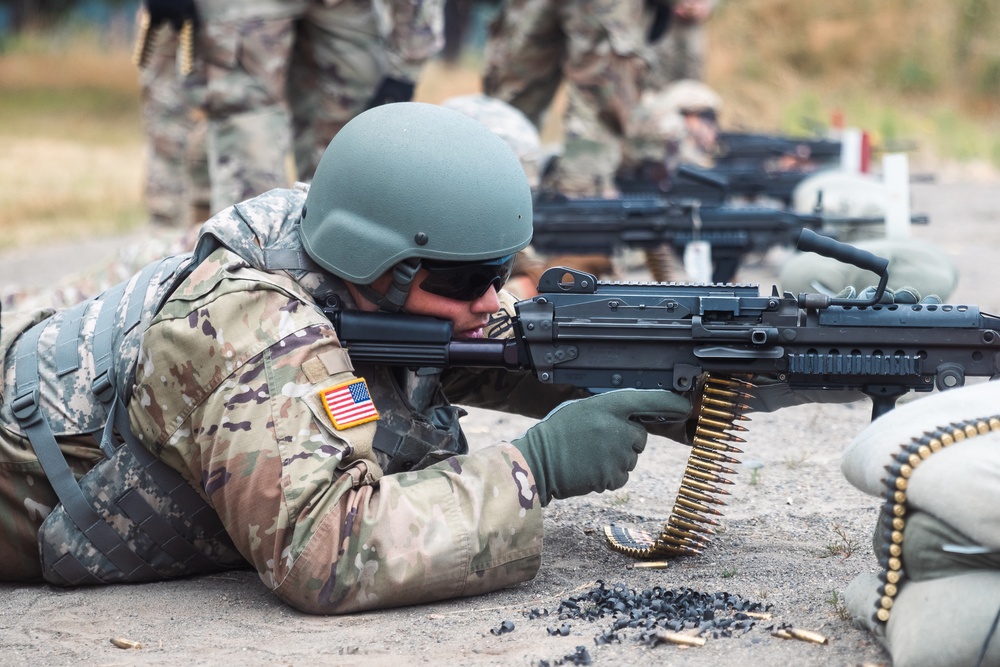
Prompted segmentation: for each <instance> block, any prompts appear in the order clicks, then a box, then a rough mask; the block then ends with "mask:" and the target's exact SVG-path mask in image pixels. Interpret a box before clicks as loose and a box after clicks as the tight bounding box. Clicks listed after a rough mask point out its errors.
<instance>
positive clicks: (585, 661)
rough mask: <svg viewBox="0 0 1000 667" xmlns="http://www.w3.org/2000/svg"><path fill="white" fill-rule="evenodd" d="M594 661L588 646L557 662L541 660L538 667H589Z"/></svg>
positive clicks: (577, 648)
mask: <svg viewBox="0 0 1000 667" xmlns="http://www.w3.org/2000/svg"><path fill="white" fill-rule="evenodd" d="M592 662H593V660H592V659H591V657H590V652H589V651H587V647H586V646H577V647H576V651H574V652H573V653H570V654H569V655H566V656H563V657H562V658H559V659H557V660H552V661H549V660H539V661H538V667H554V666H556V665H589V664H590V663H592Z"/></svg>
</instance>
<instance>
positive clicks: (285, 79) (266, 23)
mask: <svg viewBox="0 0 1000 667" xmlns="http://www.w3.org/2000/svg"><path fill="white" fill-rule="evenodd" d="M196 6H197V9H198V13H199V16H200V19H201V25H200V28H199V31H198V36H197V39H196V51H197V54H198V58H199V59H202V60H203V61H204V64H205V85H206V101H205V103H206V111H207V113H208V157H209V172H210V174H211V181H212V210H213V212H217V211H219V210H221V209H223V208H225V207H227V206H230V205H232V204H234V203H236V202H239V201H243V200H244V199H247V198H248V197H251V196H254V195H256V194H260V193H261V192H265V191H267V190H270V189H272V188H275V187H287V186H288V185H289V184H290V183H291V182H292V181H294V180H296V179H298V180H309V179H310V178H311V177H312V173H313V171H314V170H315V168H316V164H317V163H318V162H319V158H320V156H321V155H322V153H323V151H324V150H325V149H326V146H327V145H328V144H329V142H330V140H331V139H332V138H333V136H334V135H335V134H336V133H337V132H338V131H339V130H340V128H341V127H343V125H344V124H345V123H347V121H349V120H350V119H351V118H353V117H354V116H355V115H357V114H358V113H360V112H361V111H363V110H364V109H365V107H366V104H367V101H368V100H369V99H370V98H371V96H372V94H373V92H374V91H375V89H376V87H377V86H378V83H379V81H380V80H381V78H382V76H383V75H384V73H385V72H386V69H387V57H386V53H385V48H384V45H383V42H382V40H381V39H380V37H379V32H378V27H377V24H376V23H377V21H376V16H375V12H374V11H373V9H372V2H371V0H342V1H341V2H337V3H333V2H317V1H315V0H257V1H255V2H239V3H232V2H229V1H228V0H196ZM293 137H294V138H293Z"/></svg>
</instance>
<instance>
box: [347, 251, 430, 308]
mask: <svg viewBox="0 0 1000 667" xmlns="http://www.w3.org/2000/svg"><path fill="white" fill-rule="evenodd" d="M419 270H420V259H419V258H417V257H411V258H409V259H404V260H403V261H402V262H400V263H399V264H397V265H396V266H394V267H392V283H391V284H390V285H389V289H387V290H386V291H385V294H379V293H378V292H377V291H376V290H375V288H373V287H372V286H371V285H358V284H355V285H354V287H355V289H357V290H358V293H360V294H361V296H363V297H365V298H366V299H368V300H369V301H371V302H372V303H374V304H375V305H376V306H378V309H379V311H380V312H383V313H398V312H400V311H401V310H403V304H405V303H406V297H407V296H408V295H409V294H410V287H411V284H412V283H413V279H414V278H416V277H417V271H419Z"/></svg>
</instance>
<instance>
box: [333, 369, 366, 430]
mask: <svg viewBox="0 0 1000 667" xmlns="http://www.w3.org/2000/svg"><path fill="white" fill-rule="evenodd" d="M319 396H320V398H321V399H322V401H323V407H324V408H326V414H328V415H329V416H330V421H331V422H333V427H334V428H336V429H337V430H338V431H342V430H344V429H345V428H351V427H352V426H358V425H359V424H366V423H368V422H370V421H375V420H376V419H378V410H376V409H375V404H374V403H373V402H372V397H371V394H369V393H368V383H367V382H365V379H364V378H357V379H355V380H349V381H347V382H341V383H340V384H335V385H333V386H332V387H327V388H326V389H321V390H320V392H319Z"/></svg>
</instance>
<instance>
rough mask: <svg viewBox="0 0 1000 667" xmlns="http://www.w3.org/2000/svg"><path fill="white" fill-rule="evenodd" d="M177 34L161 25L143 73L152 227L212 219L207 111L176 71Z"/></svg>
mask: <svg viewBox="0 0 1000 667" xmlns="http://www.w3.org/2000/svg"><path fill="white" fill-rule="evenodd" d="M177 44H178V38H177V33H176V32H175V31H174V30H173V28H172V27H171V26H169V25H163V26H162V27H161V29H160V30H159V32H158V34H157V35H156V37H155V46H154V47H153V50H152V52H151V53H150V57H149V59H148V60H147V64H146V66H145V67H144V68H143V69H142V70H140V74H139V85H140V87H141V89H142V120H143V125H144V129H145V133H146V184H145V200H146V209H147V211H148V212H149V219H150V222H152V223H153V224H154V225H157V226H159V227H166V228H175V229H186V228H188V227H190V226H191V225H195V224H201V223H202V222H204V221H205V220H207V219H208V205H209V187H210V186H209V182H208V162H207V157H206V155H205V133H206V130H207V128H206V122H205V116H204V113H203V112H202V111H201V110H200V109H199V108H198V106H197V104H194V103H192V98H191V97H189V96H190V95H191V94H192V92H193V91H190V90H187V87H186V85H185V83H186V82H185V81H184V80H183V78H182V77H181V75H180V74H178V72H177Z"/></svg>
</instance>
